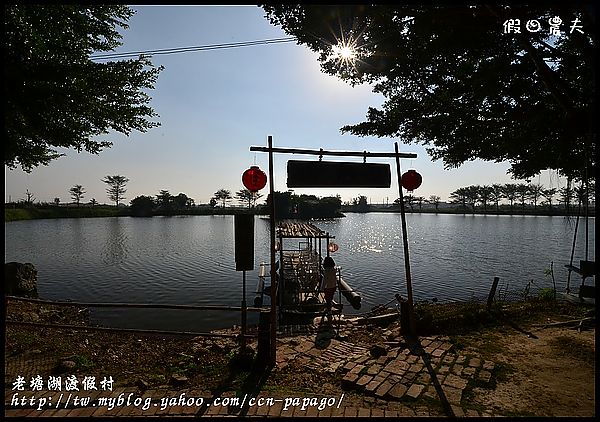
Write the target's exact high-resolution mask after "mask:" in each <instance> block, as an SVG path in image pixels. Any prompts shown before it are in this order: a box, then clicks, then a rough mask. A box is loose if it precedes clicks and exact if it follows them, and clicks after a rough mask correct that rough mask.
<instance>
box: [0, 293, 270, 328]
mask: <svg viewBox="0 0 600 422" xmlns="http://www.w3.org/2000/svg"><path fill="white" fill-rule="evenodd" d="M11 301H21V302H29V303H37V304H40V305H42V304H45V305H52V306H80V307H84V308H147V309H180V310H182V309H186V310H198V311H201V310H213V311H215V310H216V311H230V312H235V311H239V312H241V311H242V307H239V306H218V305H215V306H210V305H205V306H196V305H173V304H155V303H97V302H60V301H51V300H41V299H31V298H23V297H18V296H5V309H4V313H5V318H4V319H5V321H6V323H7V324H12V325H28V326H37V327H49V328H52V327H53V328H66V329H77V330H94V331H114V332H132V333H140V334H166V335H170V334H173V335H189V336H195V337H226V338H236V339H242V338H253V337H258V336H259V334H244V335H242V334H239V335H235V334H222V333H214V332H190V331H168V330H143V329H132V328H114V327H98V326H92V325H70V324H48V323H37V322H23V321H10V320H7V319H6V314H7V312H8V305H9V303H10V302H11ZM245 310H246V311H248V312H261V311H263V310H264V309H263V308H256V307H246V308H245Z"/></svg>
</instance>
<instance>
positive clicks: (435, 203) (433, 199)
mask: <svg viewBox="0 0 600 422" xmlns="http://www.w3.org/2000/svg"><path fill="white" fill-rule="evenodd" d="M440 199H441V198H440V197H439V196H437V195H431V196H430V197H429V203H431V204H433V206H434V207H435V211H436V212H437V210H438V207H439V206H440Z"/></svg>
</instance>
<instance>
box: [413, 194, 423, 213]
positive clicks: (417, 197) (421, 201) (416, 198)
mask: <svg viewBox="0 0 600 422" xmlns="http://www.w3.org/2000/svg"><path fill="white" fill-rule="evenodd" d="M424 200H425V198H424V197H422V196H415V202H416V203H417V205H418V206H419V211H422V210H423V201H424Z"/></svg>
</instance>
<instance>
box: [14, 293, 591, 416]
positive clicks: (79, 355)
mask: <svg viewBox="0 0 600 422" xmlns="http://www.w3.org/2000/svg"><path fill="white" fill-rule="evenodd" d="M8 309H9V312H8V316H7V319H8V320H16V321H32V320H33V321H39V322H52V323H71V324H74V323H75V324H82V325H85V323H86V321H85V320H86V318H85V317H84V313H82V312H80V311H79V310H77V309H76V308H60V309H54V308H48V307H46V308H42V309H38V308H37V307H36V306H33V305H28V304H21V305H20V306H10V307H9V308H8ZM557 312H558V313H556V312H553V313H552V314H544V315H538V316H537V317H536V318H534V319H530V318H528V319H527V320H526V322H525V321H523V320H517V319H515V320H514V321H518V322H513V321H506V322H505V323H498V324H495V325H493V326H489V327H480V328H479V329H476V330H468V331H466V332H464V333H462V334H460V333H459V334H454V335H450V338H451V341H452V342H453V343H454V346H455V348H456V349H458V350H461V349H462V350H466V351H468V350H472V351H474V352H476V353H477V354H478V355H480V356H481V357H482V358H484V359H486V360H489V361H492V362H494V363H495V364H496V368H495V370H494V379H495V384H494V385H493V386H492V387H493V388H489V386H488V387H487V388H484V387H483V386H481V387H480V386H477V385H475V386H474V387H473V388H472V389H470V390H469V391H468V393H467V394H466V395H465V396H463V402H464V404H465V405H466V407H467V408H473V409H478V410H479V413H481V414H491V415H494V416H541V417H549V416H585V417H591V416H594V415H595V403H596V402H595V375H596V373H595V356H596V354H595V319H594V320H590V318H588V322H587V323H586V325H583V326H581V327H580V329H577V327H575V326H574V325H576V324H571V326H570V327H564V326H563V327H556V326H550V327H545V328H544V327H543V325H545V324H555V323H557V322H560V321H563V322H564V321H567V320H570V319H573V318H575V319H581V318H582V317H583V316H584V315H583V314H577V315H573V314H572V313H571V314H570V315H561V313H564V309H562V308H561V309H559V310H558V311H557ZM527 313H528V314H529V313H530V311H529V310H528V311H527ZM34 314H35V315H34ZM588 315H590V314H589V313H588ZM6 328H7V332H6V334H7V337H6V339H5V370H6V372H5V388H8V389H10V386H11V383H12V381H14V377H15V376H16V375H17V374H27V373H29V372H31V373H34V372H35V371H40V370H42V371H46V372H47V373H50V372H51V371H53V370H54V368H55V367H56V365H57V364H58V363H60V361H61V360H64V359H69V360H73V361H74V362H75V363H76V364H77V366H76V368H75V369H76V370H78V371H80V372H82V373H86V374H96V373H97V375H98V376H101V375H106V374H119V380H120V381H121V382H123V384H124V385H139V384H140V382H141V381H143V382H144V383H145V384H146V385H147V388H157V387H158V386H159V385H162V384H166V383H169V379H170V377H171V376H172V374H182V375H185V376H186V377H187V378H188V381H187V382H188V387H192V388H193V387H197V388H203V389H206V390H213V389H222V388H225V389H234V390H235V389H237V388H241V385H243V383H244V379H245V376H246V375H247V371H245V370H241V371H240V369H239V366H238V369H235V366H233V367H232V365H231V364H230V363H231V359H232V357H233V356H234V354H233V352H234V351H235V343H234V342H232V341H226V340H214V341H202V342H199V341H198V339H194V340H192V339H190V338H170V339H164V338H161V337H162V336H161V337H156V336H154V337H152V336H150V337H145V336H144V337H143V336H137V335H132V334H116V333H106V332H84V331H81V332H77V333H75V332H71V331H68V330H55V331H53V332H52V334H50V331H47V330H49V329H44V328H39V327H21V326H15V325H8V326H7V327H6ZM384 329H385V328H379V327H377V328H370V329H366V330H365V335H364V338H358V339H355V341H357V342H358V343H359V344H362V345H364V346H366V347H368V346H369V343H370V342H371V341H381V334H380V333H381V332H382V330H384ZM353 341H354V340H353ZM290 369H291V368H290ZM32 371H33V372H32ZM307 375H311V376H310V377H308V376H307ZM340 380H341V378H340V375H339V374H318V373H314V372H313V371H306V368H303V367H299V368H298V370H297V371H296V370H290V371H283V372H282V371H279V372H275V373H272V374H271V376H270V379H269V380H267V382H266V384H265V386H264V387H265V388H269V389H273V390H274V391H277V390H281V391H299V390H302V391H323V390H327V387H329V388H331V389H332V390H337V389H339V382H340Z"/></svg>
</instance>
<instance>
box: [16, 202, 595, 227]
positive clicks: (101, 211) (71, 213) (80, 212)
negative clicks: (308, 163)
mask: <svg viewBox="0 0 600 422" xmlns="http://www.w3.org/2000/svg"><path fill="white" fill-rule="evenodd" d="M248 213H250V214H254V215H263V216H267V215H268V211H267V209H266V207H257V208H255V209H248V208H209V207H196V208H192V209H186V210H181V211H177V212H172V213H168V214H165V213H155V214H153V215H149V216H145V217H141V216H139V217H138V218H151V217H154V216H156V217H158V216H181V215H235V214H248ZM344 213H353V214H367V213H398V214H399V213H400V210H399V209H398V208H391V207H390V208H374V207H372V208H371V209H369V210H366V211H362V212H359V211H355V210H352V209H345V208H342V212H341V213H338V214H336V215H322V216H313V218H342V217H344ZM406 213H407V214H455V215H465V216H467V215H489V216H496V215H508V216H520V215H530V216H545V217H554V216H559V217H565V216H570V217H576V214H575V213H574V212H573V210H571V211H570V213H569V214H567V213H566V212H565V210H564V209H559V208H557V209H553V210H552V212H550V211H549V210H548V209H537V210H533V209H529V208H528V209H525V210H516V209H514V210H512V211H510V210H502V209H501V210H499V211H496V210H493V211H490V210H488V211H486V212H483V210H477V209H476V210H475V211H472V210H458V209H455V208H452V209H448V208H446V209H439V210H437V211H436V210H435V209H429V208H427V209H422V210H412V211H411V210H406ZM133 216H134V215H132V213H131V211H130V208H129V207H123V208H120V209H118V208H116V207H114V206H107V205H97V206H94V207H90V206H82V207H51V208H36V207H32V208H10V207H7V206H5V208H4V222H5V223H7V222H11V221H21V220H38V219H55V218H99V217H133ZM579 216H580V217H584V216H585V213H584V210H581V212H580V214H579ZM588 216H589V217H593V218H595V217H596V213H595V208H591V209H590V210H589V211H588ZM284 218H290V219H291V218H294V215H286V216H285V217H284Z"/></svg>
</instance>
